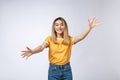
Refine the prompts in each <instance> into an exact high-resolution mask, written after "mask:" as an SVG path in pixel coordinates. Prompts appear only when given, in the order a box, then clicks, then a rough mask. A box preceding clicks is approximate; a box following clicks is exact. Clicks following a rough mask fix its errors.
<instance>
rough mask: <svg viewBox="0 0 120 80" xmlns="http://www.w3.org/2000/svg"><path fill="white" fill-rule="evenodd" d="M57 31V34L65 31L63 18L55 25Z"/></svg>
mask: <svg viewBox="0 0 120 80" xmlns="http://www.w3.org/2000/svg"><path fill="white" fill-rule="evenodd" d="M54 28H55V31H56V33H57V34H62V33H63V32H64V28H65V26H64V24H63V22H62V21H61V20H57V21H56V22H55V25H54Z"/></svg>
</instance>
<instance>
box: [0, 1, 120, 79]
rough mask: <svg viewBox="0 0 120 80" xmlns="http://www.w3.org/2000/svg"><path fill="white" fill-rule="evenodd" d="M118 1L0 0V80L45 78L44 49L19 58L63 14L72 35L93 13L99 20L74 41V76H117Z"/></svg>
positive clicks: (119, 56)
mask: <svg viewBox="0 0 120 80" xmlns="http://www.w3.org/2000/svg"><path fill="white" fill-rule="evenodd" d="M119 4H120V1H119V0H0V80H47V76H48V66H49V62H48V49H45V50H44V51H43V52H41V53H39V54H35V55H33V56H31V57H30V58H29V59H28V60H25V59H23V58H21V56H20V55H21V51H22V50H25V47H26V46H29V47H30V48H32V49H33V48H35V47H36V46H38V45H40V44H41V43H42V42H43V41H44V39H45V38H46V37H47V36H48V35H50V34H51V26H52V22H53V20H54V19H55V18H57V17H59V16H61V17H63V18H64V19H65V20H66V21H67V23H68V26H69V33H70V35H72V36H76V35H79V34H80V33H82V32H83V31H84V30H85V29H86V28H87V26H88V23H87V20H88V19H89V18H93V17H94V16H97V17H98V18H99V19H100V25H99V26H97V27H95V28H94V29H93V30H92V31H91V32H90V34H89V35H88V36H87V38H85V39H84V40H83V41H81V42H79V43H78V44H76V45H74V46H73V49H72V56H71V66H72V71H73V77H74V80H120V31H119V29H120V5H119Z"/></svg>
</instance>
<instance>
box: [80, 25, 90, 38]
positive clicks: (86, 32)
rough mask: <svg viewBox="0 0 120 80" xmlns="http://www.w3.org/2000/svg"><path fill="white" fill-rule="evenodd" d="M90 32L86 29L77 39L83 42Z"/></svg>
mask: <svg viewBox="0 0 120 80" xmlns="http://www.w3.org/2000/svg"><path fill="white" fill-rule="evenodd" d="M90 31H91V28H90V27H87V29H86V30H85V31H84V32H83V33H81V34H80V35H79V39H80V40H83V39H84V38H85V37H86V36H87V35H88V34H89V32H90Z"/></svg>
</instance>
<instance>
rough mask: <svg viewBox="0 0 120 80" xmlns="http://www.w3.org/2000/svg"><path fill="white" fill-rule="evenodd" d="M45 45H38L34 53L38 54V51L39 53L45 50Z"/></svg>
mask: <svg viewBox="0 0 120 80" xmlns="http://www.w3.org/2000/svg"><path fill="white" fill-rule="evenodd" d="M43 49H44V48H43V47H42V46H41V45H40V46H38V47H36V48H35V49H33V50H32V54H36V53H39V52H41V51H43Z"/></svg>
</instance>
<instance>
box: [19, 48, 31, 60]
mask: <svg viewBox="0 0 120 80" xmlns="http://www.w3.org/2000/svg"><path fill="white" fill-rule="evenodd" d="M26 48H27V50H24V51H21V52H22V54H21V56H22V57H23V58H25V57H26V59H28V57H30V56H31V55H32V50H31V49H30V48H29V47H26Z"/></svg>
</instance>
